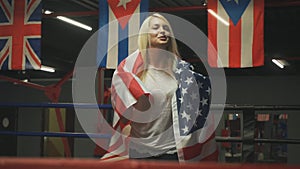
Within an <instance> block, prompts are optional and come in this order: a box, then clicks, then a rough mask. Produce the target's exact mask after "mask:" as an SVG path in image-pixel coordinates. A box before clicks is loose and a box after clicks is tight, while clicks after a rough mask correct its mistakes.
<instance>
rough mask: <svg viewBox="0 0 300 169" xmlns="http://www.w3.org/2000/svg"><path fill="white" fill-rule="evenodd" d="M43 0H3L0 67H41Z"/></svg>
mask: <svg viewBox="0 0 300 169" xmlns="http://www.w3.org/2000/svg"><path fill="white" fill-rule="evenodd" d="M41 17H42V5H41V0H0V70H25V69H40V67H41V60H40V56H41V52H40V46H41Z"/></svg>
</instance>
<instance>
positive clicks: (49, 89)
mask: <svg viewBox="0 0 300 169" xmlns="http://www.w3.org/2000/svg"><path fill="white" fill-rule="evenodd" d="M71 76H72V74H71V73H69V74H67V75H66V76H65V77H64V78H63V79H62V80H60V81H59V82H58V83H56V84H54V85H50V86H41V85H37V84H32V83H28V82H22V81H20V80H17V79H13V78H8V77H2V76H0V79H3V80H7V81H9V82H12V83H18V84H22V85H24V86H27V87H32V88H35V89H38V90H41V91H43V92H45V95H46V96H47V97H48V98H49V100H50V102H49V103H0V107H14V108H20V107H28V108H31V107H35V108H54V109H55V113H56V115H57V116H58V118H57V120H58V122H59V121H61V120H62V119H61V118H59V116H60V108H79V109H104V110H109V109H112V106H111V105H110V104H97V105H95V104H88V103H58V98H59V96H60V89H61V86H62V85H63V84H64V83H65V82H66V81H67V79H68V78H70V77H71ZM273 109H277V110H300V107H299V106H275V107H274V106H271V107H270V106H259V107H253V106H235V105H233V106H230V105H227V106H226V107H225V110H245V112H246V113H245V118H244V121H246V120H249V119H251V118H252V119H254V118H253V117H254V111H255V110H273ZM59 124H60V132H34V131H5V130H0V135H11V136H17V137H22V136H32V137H42V138H43V137H57V138H62V141H63V143H64V150H65V158H53V157H52V158H50V157H47V158H45V157H41V158H32V157H29V158H24V157H0V168H7V169H15V168H20V169H29V168H41V169H47V168H49V169H50V168H51V169H59V168H64V169H69V168H70V169H81V168H120V169H121V168H124V169H125V168H128V169H129V168H131V169H132V168H141V169H142V168H166V169H167V168H198V169H199V168H200V169H201V168H203V169H218V168H220V169H221V168H222V169H224V168H225V169H227V168H228V169H229V168H230V169H235V168H236V169H248V168H249V169H250V168H251V169H252V168H254V167H256V168H259V169H271V168H272V169H276V168H278V169H279V168H280V169H281V168H287V169H294V168H300V166H299V165H286V164H250V163H247V161H242V163H211V162H210V163H209V162H205V163H189V164H178V163H176V162H158V161H143V160H124V161H117V162H103V161H100V160H98V159H95V158H90V159H80V158H76V157H74V158H72V157H71V153H70V147H69V145H68V143H67V139H68V138H84V139H89V138H97V139H109V138H110V137H111V135H109V134H105V133H78V132H65V129H64V126H63V125H62V123H60V122H59ZM252 127H253V126H252ZM252 127H249V126H248V127H246V128H245V129H244V132H247V131H249V130H252ZM216 141H217V142H242V143H243V144H245V145H248V147H247V149H246V148H245V150H244V149H243V153H245V154H247V152H249V151H253V146H252V147H251V146H250V149H249V145H252V144H254V143H286V144H300V140H298V139H254V138H253V135H252V136H250V137H249V136H245V137H242V138H232V137H220V136H217V137H216Z"/></svg>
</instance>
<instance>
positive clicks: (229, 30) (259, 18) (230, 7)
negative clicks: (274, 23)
mask: <svg viewBox="0 0 300 169" xmlns="http://www.w3.org/2000/svg"><path fill="white" fill-rule="evenodd" d="M207 8H208V12H209V14H208V39H209V40H210V42H211V43H212V46H213V47H214V48H215V50H216V52H215V50H212V49H211V48H209V49H208V62H209V64H210V66H211V67H228V68H243V67H256V66H262V65H263V64H264V0H209V1H208V5H207ZM218 17H219V19H217V18H218ZM220 18H221V19H220Z"/></svg>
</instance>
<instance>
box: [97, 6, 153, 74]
mask: <svg viewBox="0 0 300 169" xmlns="http://www.w3.org/2000/svg"><path fill="white" fill-rule="evenodd" d="M99 11H100V13H99V29H100V31H99V34H98V35H99V41H98V51H97V52H98V57H97V59H98V60H97V61H98V63H99V67H104V68H108V69H115V68H116V67H117V66H118V64H119V63H120V62H121V61H122V60H123V59H125V58H126V57H127V56H128V55H129V54H131V53H132V52H134V51H135V50H136V49H137V48H138V46H137V35H138V32H139V28H140V25H141V24H142V22H143V21H144V19H145V18H146V17H147V13H145V12H148V0H99ZM101 28H102V29H101ZM99 53H100V55H101V56H102V55H103V56H104V57H101V56H99Z"/></svg>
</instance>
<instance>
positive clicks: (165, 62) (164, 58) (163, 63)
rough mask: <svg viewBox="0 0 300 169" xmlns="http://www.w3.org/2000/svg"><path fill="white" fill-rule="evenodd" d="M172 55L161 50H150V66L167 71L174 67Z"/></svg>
mask: <svg viewBox="0 0 300 169" xmlns="http://www.w3.org/2000/svg"><path fill="white" fill-rule="evenodd" d="M172 57H173V56H172V54H171V53H170V52H168V51H166V50H162V49H159V48H149V49H148V61H149V64H150V65H152V66H153V67H155V68H158V69H166V68H171V67H172Z"/></svg>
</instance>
